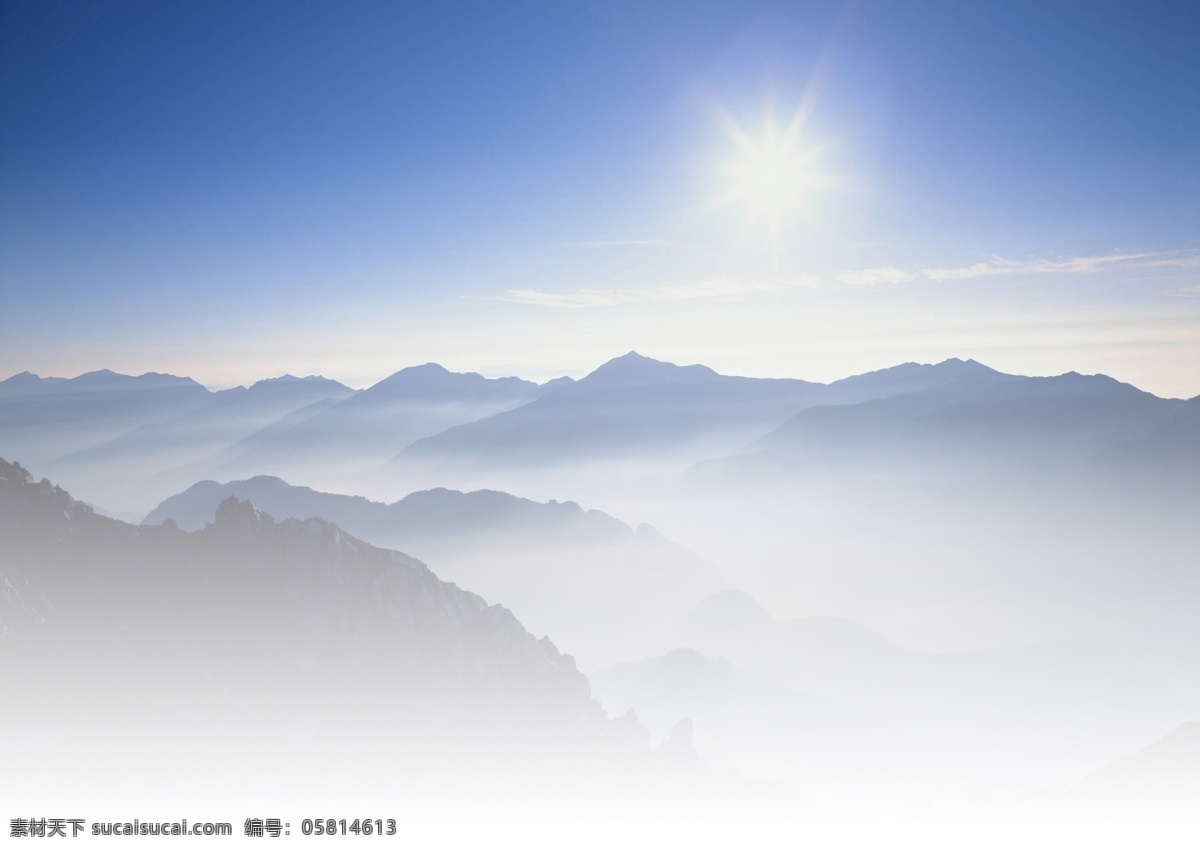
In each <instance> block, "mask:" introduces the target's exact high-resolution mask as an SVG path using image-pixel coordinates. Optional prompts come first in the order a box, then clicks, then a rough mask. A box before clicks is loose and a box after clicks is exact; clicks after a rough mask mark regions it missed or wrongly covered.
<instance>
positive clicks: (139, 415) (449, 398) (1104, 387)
mask: <svg viewBox="0 0 1200 851" xmlns="http://www.w3.org/2000/svg"><path fill="white" fill-rule="evenodd" d="M0 403H2V406H0V450H3V451H4V452H6V453H8V454H9V455H12V456H19V457H23V458H28V459H30V460H28V461H27V463H33V464H35V466H38V467H39V469H43V470H45V471H46V472H48V473H50V474H51V475H54V476H55V477H56V478H58V479H60V480H63V481H66V482H68V483H70V484H71V486H72V488H73V489H74V490H76V491H78V492H81V493H82V494H83V495H85V497H86V498H87V499H88V500H89V501H91V502H93V503H95V504H98V505H101V506H103V507H105V508H106V509H108V510H111V511H116V512H122V514H121V516H130V517H132V516H142V515H144V513H145V511H146V510H148V509H149V508H150V507H151V506H153V505H154V504H156V503H157V502H159V501H161V500H162V499H164V498H165V497H167V496H169V495H170V494H172V493H176V492H178V491H181V490H183V489H185V488H186V487H188V486H190V485H191V484H194V483H195V482H197V481H200V480H202V479H215V478H224V479H235V478H248V477H251V476H254V475H262V474H269V475H276V476H280V477H284V478H288V479H293V480H296V479H300V480H306V481H309V482H310V483H312V484H314V485H316V486H318V487H322V488H323V489H326V490H339V489H341V490H354V491H356V492H359V493H362V492H364V490H365V489H367V488H368V487H369V488H370V489H372V491H373V493H374V494H378V495H382V494H384V493H387V492H394V491H395V489H396V488H397V487H405V486H407V491H411V490H417V489H421V488H429V487H438V486H454V487H463V486H464V485H471V488H470V489H474V488H475V487H478V484H472V483H474V482H480V481H483V482H489V484H487V485H486V486H487V487H490V488H493V489H502V490H520V489H523V488H524V487H525V483H526V482H527V481H528V482H529V485H528V487H530V488H533V489H534V490H537V491H539V492H543V491H545V489H546V481H547V480H546V477H545V476H543V477H542V478H541V479H537V478H536V476H535V477H534V478H532V479H531V478H529V477H530V476H531V475H533V474H535V473H536V472H537V471H543V472H546V473H547V475H550V476H553V477H558V476H559V475H560V474H561V473H562V472H564V471H566V470H570V469H576V468H588V469H591V470H593V471H600V473H601V474H602V471H603V468H604V465H605V464H607V463H611V462H613V461H618V460H619V461H620V462H621V463H622V464H623V465H624V469H625V470H626V471H627V474H628V475H632V471H634V470H636V469H638V465H641V464H646V465H652V466H654V467H655V468H656V469H659V470H663V471H665V472H667V473H669V474H671V475H673V474H674V473H675V472H677V471H679V470H681V469H683V468H686V467H687V466H689V465H691V464H695V463H698V462H702V461H705V460H706V459H719V458H733V459H735V460H733V461H730V462H722V463H721V464H720V465H718V467H719V469H720V471H721V473H722V474H724V473H736V474H737V475H739V476H741V475H745V474H747V473H749V474H754V475H756V474H758V473H760V472H762V471H764V470H766V471H769V472H776V473H779V474H781V475H784V476H792V475H795V474H796V472H797V470H799V469H802V468H803V467H805V466H811V465H812V464H829V463H835V464H836V463H842V462H844V461H845V460H846V459H851V460H855V461H858V460H862V459H869V458H872V457H874V458H881V459H882V458H889V459H890V458H895V457H900V458H903V459H915V458H920V459H923V460H924V461H927V462H929V463H934V464H947V463H957V461H958V460H959V459H961V458H963V457H964V456H967V455H972V456H975V457H985V458H987V459H988V461H989V463H992V464H1011V463H1013V462H1016V463H1018V464H1022V465H1024V466H1025V467H1029V466H1030V465H1031V464H1052V465H1053V464H1057V465H1062V464H1064V463H1067V462H1071V463H1077V462H1078V463H1081V464H1088V465H1092V466H1094V467H1095V466H1098V467H1104V468H1105V469H1109V470H1114V471H1123V474H1127V475H1143V476H1144V475H1145V471H1147V470H1150V471H1152V473H1151V474H1152V476H1157V477H1159V478H1162V477H1166V478H1168V479H1170V480H1171V482H1172V486H1173V487H1184V488H1186V487H1187V483H1188V482H1190V481H1193V480H1194V479H1195V478H1196V477H1193V476H1188V475H1186V473H1187V472H1188V471H1192V470H1196V469H1200V416H1197V415H1196V411H1197V410H1200V408H1197V399H1192V400H1188V401H1184V400H1173V399H1160V398H1158V397H1155V396H1153V395H1151V394H1149V393H1145V392H1143V391H1140V390H1137V389H1136V388H1133V387H1131V386H1129V385H1127V384H1121V383H1120V382H1117V381H1114V380H1113V379H1110V378H1107V377H1105V376H1083V375H1078V374H1075V373H1068V374H1066V375H1062V376H1056V377H1051V378H1027V377H1023V376H1013V375H1006V374H1003V373H1000V372H997V371H995V370H993V369H990V368H988V367H986V366H984V365H982V364H979V363H977V362H975V361H972V360H958V359H951V360H947V361H943V362H941V363H938V364H915V363H907V364H901V365H899V366H895V367H891V368H889V369H883V370H878V371H875V372H870V373H865V374H862V375H857V376H851V377H849V378H845V379H842V380H840V381H835V382H832V383H829V384H818V383H814V382H808V381H802V380H798V379H764V378H742V377H736V376H727V375H720V374H718V373H716V372H714V371H713V370H711V369H709V368H708V367H705V366H699V365H695V366H677V365H674V364H670V363H666V362H663V361H657V360H654V359H651V358H647V357H643V356H641V355H639V354H637V353H636V352H630V353H628V354H626V355H623V356H621V357H618V358H615V359H613V360H610V361H608V362H607V363H605V364H603V365H601V366H600V367H598V368H597V369H596V370H594V371H593V372H591V373H590V374H588V375H587V376H585V377H584V378H582V379H580V380H578V381H572V380H570V379H557V380H555V381H551V382H547V383H545V384H542V385H537V384H534V383H532V382H528V381H523V380H521V379H518V378H499V379H488V378H484V377H482V376H480V375H478V374H474V373H465V374H463V373H451V372H449V371H447V370H445V369H444V368H442V367H440V366H438V365H436V364H426V365H424V366H417V367H409V368H406V369H402V370H400V371H399V372H396V373H394V374H393V375H391V376H389V377H388V378H385V379H384V380H382V381H380V382H378V383H377V384H375V385H373V386H372V387H370V388H368V389H366V390H362V391H357V392H355V391H352V390H351V389H350V388H347V387H345V386H344V385H341V384H338V383H337V382H333V381H329V380H328V379H323V378H320V377H313V376H310V377H308V378H305V379H296V378H292V377H290V376H285V377H283V378H281V379H271V380H266V381H262V382H258V383H257V384H254V385H252V386H251V387H248V388H235V389H233V390H227V391H220V392H217V393H212V392H210V391H208V390H206V389H205V388H203V387H202V386H200V385H199V384H197V383H196V382H194V381H192V380H191V379H187V378H178V377H175V376H168V375H159V374H155V373H148V374H146V375H143V376H138V377H133V376H120V375H117V374H115V373H111V372H108V371H104V370H102V371H99V372H95V373H88V374H87V375H83V376H80V377H78V378H74V379H53V378H45V379H43V378H38V377H37V376H33V375H31V374H29V373H21V374H20V375H16V376H13V377H12V378H9V379H8V380H6V381H3V382H0ZM510 474H512V475H510ZM656 475H658V474H656ZM521 477H525V478H521ZM554 480H555V481H557V480H558V479H557V478H554ZM498 486H499V487H498ZM407 491H406V492H407ZM580 495H582V494H580ZM576 496H577V497H578V496H579V495H576ZM138 507H140V511H137V509H138ZM134 512H136V513H134Z"/></svg>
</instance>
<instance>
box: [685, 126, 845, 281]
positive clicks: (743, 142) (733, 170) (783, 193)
mask: <svg viewBox="0 0 1200 851" xmlns="http://www.w3.org/2000/svg"><path fill="white" fill-rule="evenodd" d="M807 113H808V110H807V109H804V108H803V107H802V108H801V109H798V110H797V111H796V114H795V115H794V116H793V117H792V120H791V121H790V122H789V123H788V126H787V128H786V129H785V130H784V131H783V132H782V133H781V132H779V131H778V130H777V125H776V121H775V118H774V115H773V113H772V112H771V111H770V110H768V112H767V115H766V119H765V121H764V122H763V126H762V129H761V131H760V132H759V133H758V134H757V135H756V136H755V135H751V133H749V132H747V131H746V130H744V129H743V128H742V127H741V126H740V125H739V124H738V123H737V122H736V121H735V120H734V119H733V117H732V116H730V115H729V113H728V112H726V111H725V110H724V109H720V108H718V111H717V118H718V122H719V124H720V125H721V128H722V129H723V130H724V131H725V135H726V136H727V137H728V138H729V140H730V141H732V142H733V147H734V152H735V154H736V155H735V156H733V157H730V158H728V159H726V160H725V161H724V162H723V163H722V166H721V168H720V170H721V173H722V177H723V184H722V187H723V188H722V191H721V192H720V193H719V194H718V195H717V196H715V197H714V198H712V199H711V201H710V202H709V204H708V208H709V210H710V211H717V210H722V209H726V208H736V209H738V210H740V211H741V212H742V214H743V217H744V234H745V235H746V236H749V235H751V234H753V233H756V232H759V233H761V232H764V231H765V234H766V237H767V240H768V244H769V246H770V249H771V253H772V255H773V257H774V258H775V259H778V256H779V255H780V254H781V253H782V251H783V249H784V247H785V246H784V242H785V234H786V231H787V229H788V226H789V224H790V223H792V222H794V221H796V220H798V219H803V218H806V217H808V216H810V215H811V214H812V211H813V201H814V196H815V195H816V193H817V192H819V191H823V190H826V189H828V188H830V187H831V185H832V181H831V179H830V177H829V176H828V175H827V174H825V173H823V172H822V170H821V166H820V154H821V147H820V146H819V145H816V144H813V143H812V142H811V141H808V140H805V138H804V133H803V130H804V124H805V118H806V117H807Z"/></svg>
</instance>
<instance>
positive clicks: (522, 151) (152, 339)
mask: <svg viewBox="0 0 1200 851" xmlns="http://www.w3.org/2000/svg"><path fill="white" fill-rule="evenodd" d="M0 40H2V44H0V374H3V375H8V374H11V373H14V372H18V371H20V370H23V369H30V370H33V371H35V372H39V373H41V374H58V375H74V374H78V373H80V372H83V371H87V370H90V369H96V368H100V367H107V368H112V369H117V370H120V371H125V372H143V371H148V370H157V371H171V372H176V373H184V374H189V375H192V376H194V377H196V378H197V379H198V380H200V381H203V382H205V383H209V384H213V385H229V384H236V383H244V382H247V381H252V380H254V379H257V378H260V377H264V376H267V375H275V374H279V373H282V372H293V373H307V372H321V373H324V374H327V375H330V376H331V377H335V378H339V379H341V380H343V381H347V382H348V383H351V384H354V385H356V386H362V385H365V384H368V383H371V382H372V381H375V380H378V379H379V378H382V377H383V376H385V375H387V374H389V373H390V372H392V371H394V370H396V369H399V368H401V367H403V366H406V365H410V364H413V363H421V362H425V361H429V360H436V361H439V362H441V363H444V364H445V365H447V366H449V367H451V368H455V369H469V370H477V371H481V372H484V373H485V374H494V375H499V374H509V373H517V374H521V375H525V376H528V377H532V378H548V377H551V376H553V375H556V374H562V373H571V374H576V375H578V374H581V373H583V372H586V371H587V370H589V369H591V368H593V367H594V366H596V365H597V364H598V363H600V362H601V361H603V360H605V359H607V358H608V357H611V356H615V355H617V354H621V353H623V352H625V351H627V350H629V349H637V350H639V351H641V352H643V353H645V354H649V355H653V356H656V357H660V358H663V359H668V360H674V361H677V362H696V361H699V362H704V363H707V364H709V365H711V366H713V367H715V368H717V369H719V370H721V371H724V372H734V373H740V374H750V375H793V376H797V377H804V378H812V379H830V378H836V377H840V376H842V375H846V374H849V373H852V372H857V371H863V370H866V369H873V368H878V367H882V366H887V365H890V364H892V363H896V362H900V361H903V360H936V359H941V358H943V357H952V356H961V357H975V358H977V359H979V360H982V361H984V362H986V363H989V364H991V365H993V366H996V367H997V368H1001V369H1008V370H1011V371H1019V372H1025V373H1034V374H1053V373H1058V372H1063V371H1067V370H1071V369H1075V370H1079V371H1082V372H1097V371H1102V372H1106V373H1109V374H1112V375H1114V376H1116V377H1118V378H1121V379H1123V380H1128V381H1132V382H1134V383H1136V384H1138V385H1139V386H1143V387H1146V388H1147V389H1151V390H1153V391H1155V392H1159V393H1163V394H1169V395H1181V396H1191V395H1196V394H1197V393H1200V145H1198V144H1197V143H1196V140H1197V139H1200V96H1197V94H1196V92H1198V91H1200V59H1198V58H1197V57H1198V56H1200V5H1197V4H1195V3H1187V2H1181V3H1123V4H1111V3H1101V2H1086V3H1084V2H1080V3H1068V2H1060V3H1050V4H1047V3H1011V2H960V3H937V2H922V3H871V2H859V3H846V2H839V3H833V2H830V3H821V2H806V3H754V2H728V3H724V2H714V3H702V2H680V3H672V2H654V3H645V2H641V3H607V2H592V3H587V2H577V3H576V2H547V3H503V4H501V3H481V4H470V3H459V4H455V3H436V4H433V3H430V4H419V3H415V2H411V3H382V2H378V3H377V2H343V3H330V2H326V3H308V2H288V3H284V2H270V3H263V2H258V3H255V2H249V3H246V2H239V3H224V2H204V3H158V2H137V3H132V2H78V3H63V2H43V0H31V1H30V2H12V0H2V1H0ZM797 114H800V115H801V117H802V119H803V120H801V121H798V122H796V124H795V127H796V132H795V133H794V135H793V136H791V137H789V142H787V143H786V144H784V143H780V142H779V141H778V140H779V138H780V137H783V136H784V135H785V133H784V131H785V130H786V129H787V128H788V127H789V126H790V125H791V124H792V118H793V117H794V116H796V115H797ZM771 122H773V124H774V128H775V137H774V138H775V139H776V144H775V146H774V147H772V145H771V143H770V142H769V141H767V140H768V139H769V138H771V137H770V131H769V130H768V124H769V123H771ZM739 134H740V136H741V137H742V142H741V143H740V144H739V142H738V137H739ZM764 150H775V151H777V152H780V156H771V157H765V158H764V157H763V156H761V154H762V152H763V151H764ZM747 175H750V176H749V177H747Z"/></svg>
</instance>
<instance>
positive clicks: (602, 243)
mask: <svg viewBox="0 0 1200 851" xmlns="http://www.w3.org/2000/svg"><path fill="white" fill-rule="evenodd" d="M674 244H675V243H673V242H671V241H669V240H666V239H589V240H585V241H584V242H577V243H575V245H576V246H578V247H579V248H666V247H669V246H672V245H674Z"/></svg>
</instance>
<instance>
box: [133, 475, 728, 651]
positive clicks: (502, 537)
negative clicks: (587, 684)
mask: <svg viewBox="0 0 1200 851" xmlns="http://www.w3.org/2000/svg"><path fill="white" fill-rule="evenodd" d="M230 497H234V498H237V499H242V500H251V501H253V502H254V504H255V505H257V506H260V507H261V508H262V509H263V510H265V511H269V512H270V513H271V514H273V515H275V516H278V517H296V518H303V517H313V516H319V517H323V518H326V519H328V520H332V521H334V522H336V523H337V524H338V525H339V526H340V527H342V528H344V529H345V530H346V531H348V532H350V533H352V534H354V535H356V536H358V537H361V538H362V539H364V540H367V541H370V542H371V543H374V544H376V545H379V546H386V547H393V548H397V549H403V550H404V551H406V552H412V553H415V554H417V555H419V556H421V557H423V558H426V559H428V560H429V561H430V562H435V563H436V564H437V565H438V569H439V575H441V576H442V577H443V578H446V579H450V580H452V581H455V582H458V583H460V584H462V585H465V586H467V587H470V588H474V589H476V590H479V591H480V592H482V593H484V594H485V595H487V596H497V595H500V596H502V598H503V599H504V600H505V602H506V603H507V604H508V605H509V606H510V607H512V608H513V609H514V611H516V612H517V614H518V615H519V616H520V617H521V620H522V622H524V623H526V624H528V625H530V626H531V627H533V628H534V629H535V630H537V631H539V632H545V633H548V634H551V635H555V636H557V637H559V638H560V640H563V641H566V642H567V644H568V646H570V647H571V648H572V651H573V652H574V653H576V654H577V655H579V656H581V657H585V658H586V659H587V660H588V661H589V663H592V664H595V663H598V662H600V661H614V660H618V659H624V658H628V657H629V655H632V654H636V653H639V652H647V650H648V649H649V648H657V647H659V646H661V642H662V641H663V640H664V639H665V635H664V629H665V627H666V625H668V624H670V623H673V622H674V621H675V620H676V619H677V618H678V617H679V616H680V615H681V614H682V613H683V612H684V611H686V610H687V609H688V608H689V607H690V606H691V605H693V604H694V603H695V602H696V601H697V600H699V599H701V598H702V597H704V596H705V595H707V594H709V593H712V592H713V591H714V590H716V589H717V588H719V587H720V585H721V579H720V575H719V574H718V572H717V571H716V569H715V568H714V567H713V566H712V565H711V564H709V563H708V562H706V561H704V560H703V559H701V558H699V557H698V556H697V555H695V554H694V553H692V552H690V551H689V550H687V549H685V548H683V547H681V546H679V545H678V544H674V543H672V542H670V541H668V540H666V539H664V538H663V537H662V536H661V535H659V534H658V533H657V532H655V531H654V529H652V528H651V527H649V526H646V525H644V524H643V525H642V526H639V527H638V528H637V529H636V530H635V529H633V528H632V527H630V526H628V525H626V524H624V523H622V522H621V521H619V520H617V519H616V518H613V517H611V516H609V515H607V514H604V513H603V512H600V511H595V510H588V511H585V510H584V509H582V508H581V507H580V506H578V505H577V504H575V503H573V502H555V501H551V502H547V503H540V502H534V501H533V500H528V499H522V498H520V497H516V496H513V495H511V494H507V493H500V492H497V491H473V492H470V493H462V492H460V491H453V490H447V489H445V488H439V489H436V490H429V491H420V492H417V493H413V494H409V495H408V496H406V497H405V498H404V499H402V500H399V501H397V502H394V503H391V504H384V503H380V502H372V501H369V500H367V499H364V498H362V497H356V496H344V495H340V494H329V493H321V492H319V491H315V490H312V489H311V488H306V487H297V486H294V485H289V484H288V483H287V482H285V481H283V480H281V479H278V478H273V477H268V476H258V477H255V478H253V479H249V480H246V481H235V482H229V483H226V484H220V483H217V482H200V483H198V484H196V485H194V486H192V487H191V488H189V489H188V490H186V491H184V492H183V493H181V494H178V495H176V496H173V497H171V498H169V499H167V500H165V501H164V502H163V503H162V504H161V505H159V506H158V508H156V509H155V510H154V511H152V512H151V513H150V514H149V515H147V517H146V519H145V521H144V522H145V523H146V524H159V523H162V522H165V521H172V522H174V523H176V524H177V525H178V526H179V527H180V528H183V529H187V530H197V529H202V528H204V526H205V524H207V523H210V522H212V518H213V517H214V515H215V513H216V511H217V509H218V507H219V506H220V505H221V504H223V502H224V500H226V499H228V498H230ZM614 624H620V625H621V627H620V629H619V630H614V629H613V625H614Z"/></svg>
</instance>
